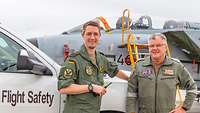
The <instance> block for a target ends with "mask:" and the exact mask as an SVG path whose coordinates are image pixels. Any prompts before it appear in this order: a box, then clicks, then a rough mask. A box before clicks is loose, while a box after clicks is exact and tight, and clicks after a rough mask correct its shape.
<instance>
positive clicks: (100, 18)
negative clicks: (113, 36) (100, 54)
mask: <svg viewBox="0 0 200 113" xmlns="http://www.w3.org/2000/svg"><path fill="white" fill-rule="evenodd" d="M97 19H98V20H99V21H100V22H101V23H102V24H103V29H104V31H105V32H106V33H110V32H111V27H110V26H109V24H108V22H107V21H106V19H105V18H104V17H103V16H99V17H97Z"/></svg>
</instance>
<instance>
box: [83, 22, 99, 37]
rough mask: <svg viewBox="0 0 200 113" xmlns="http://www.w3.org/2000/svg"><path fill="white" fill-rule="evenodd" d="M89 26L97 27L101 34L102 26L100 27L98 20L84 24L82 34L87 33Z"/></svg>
mask: <svg viewBox="0 0 200 113" xmlns="http://www.w3.org/2000/svg"><path fill="white" fill-rule="evenodd" d="M87 26H94V27H97V28H98V30H99V34H100V35H101V32H100V29H101V27H100V25H99V23H98V22H96V21H88V22H86V23H85V24H83V28H82V32H81V35H82V36H83V35H84V34H85V30H86V28H87Z"/></svg>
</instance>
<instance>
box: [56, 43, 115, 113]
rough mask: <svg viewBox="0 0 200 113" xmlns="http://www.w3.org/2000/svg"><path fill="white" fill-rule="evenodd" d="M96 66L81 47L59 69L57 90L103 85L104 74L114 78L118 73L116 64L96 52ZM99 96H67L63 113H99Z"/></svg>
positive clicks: (91, 94)
mask: <svg viewBox="0 0 200 113" xmlns="http://www.w3.org/2000/svg"><path fill="white" fill-rule="evenodd" d="M96 61H97V65H95V64H93V63H92V61H91V60H90V58H89V55H88V53H87V50H86V48H85V46H84V45H83V46H82V47H81V49H80V51H79V52H77V53H75V54H73V55H71V56H70V57H69V58H68V59H67V60H66V62H65V64H64V66H63V67H62V68H61V71H60V74H59V77H58V89H61V88H64V87H67V86H69V85H70V84H81V85H88V84H89V83H92V84H97V85H101V86H103V85H104V79H103V77H104V74H108V75H109V76H110V77H114V76H115V75H116V74H117V72H118V67H117V64H116V63H114V62H109V61H108V60H107V59H106V57H105V56H103V55H101V54H100V53H99V52H97V51H96ZM100 105H101V96H94V95H93V93H84V94H74V95H67V97H66V103H65V109H64V113H99V112H100Z"/></svg>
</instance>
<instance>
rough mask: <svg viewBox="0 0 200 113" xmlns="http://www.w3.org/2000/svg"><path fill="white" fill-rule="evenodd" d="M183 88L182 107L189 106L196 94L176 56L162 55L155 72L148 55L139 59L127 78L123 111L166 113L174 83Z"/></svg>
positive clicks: (171, 102) (173, 98)
mask: <svg viewBox="0 0 200 113" xmlns="http://www.w3.org/2000/svg"><path fill="white" fill-rule="evenodd" d="M177 85H179V87H180V89H186V97H185V101H184V103H183V107H184V108H186V109H190V108H191V106H192V103H193V101H194V99H195V97H196V93H197V86H196V83H195V82H194V80H193V79H192V77H191V75H190V73H189V72H188V71H187V69H186V68H185V67H184V65H183V64H182V63H181V62H180V61H179V60H177V59H174V58H169V57H165V60H164V63H163V64H162V65H161V67H160V69H159V70H158V73H157V75H156V74H155V71H154V68H153V66H152V63H151V60H150V57H147V58H145V59H142V60H139V61H138V62H137V63H136V68H135V71H134V72H133V74H132V75H131V77H130V79H129V81H128V94H127V112H128V113H130V112H133V111H135V106H136V101H138V112H139V113H169V112H170V111H171V110H173V109H174V108H175V101H176V88H177V87H176V86H177Z"/></svg>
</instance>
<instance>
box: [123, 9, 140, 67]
mask: <svg viewBox="0 0 200 113" xmlns="http://www.w3.org/2000/svg"><path fill="white" fill-rule="evenodd" d="M126 12H128V26H127V29H125V26H124V18H125V17H124V15H125V13H126ZM125 30H127V31H128V39H127V49H128V54H129V56H130V61H131V65H132V70H135V61H134V58H133V52H132V46H131V41H130V40H132V44H133V49H134V54H135V55H136V60H138V51H137V47H136V44H135V38H134V35H133V34H132V33H131V29H130V11H129V10H128V9H125V10H124V11H123V16H122V47H124V32H125Z"/></svg>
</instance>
